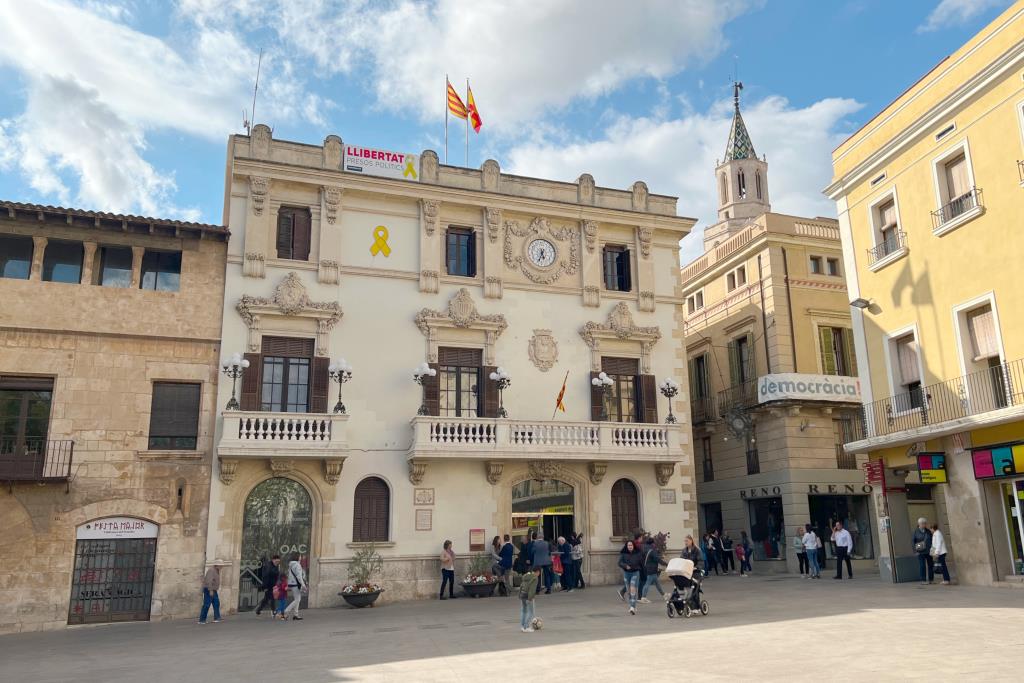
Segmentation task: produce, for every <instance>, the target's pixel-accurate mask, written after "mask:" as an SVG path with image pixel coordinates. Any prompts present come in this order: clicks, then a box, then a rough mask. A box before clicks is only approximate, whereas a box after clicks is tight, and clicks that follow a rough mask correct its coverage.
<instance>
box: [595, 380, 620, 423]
mask: <svg viewBox="0 0 1024 683" xmlns="http://www.w3.org/2000/svg"><path fill="white" fill-rule="evenodd" d="M590 383H591V384H593V385H594V386H595V387H597V388H598V389H600V390H601V420H602V421H604V422H607V421H608V401H607V400H606V399H607V398H608V387H610V386H611V385H613V384H615V380H613V379H612V378H611V377H609V376H608V375H607V374H605V373H604V372H602V373H601V374H600V375H598V376H597V377H595V378H594V379H592V380H590Z"/></svg>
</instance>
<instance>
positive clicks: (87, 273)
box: [82, 242, 96, 285]
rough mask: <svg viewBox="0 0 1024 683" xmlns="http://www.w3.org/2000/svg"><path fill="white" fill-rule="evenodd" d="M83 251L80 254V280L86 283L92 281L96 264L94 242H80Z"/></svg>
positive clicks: (88, 283)
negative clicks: (81, 254)
mask: <svg viewBox="0 0 1024 683" xmlns="http://www.w3.org/2000/svg"><path fill="white" fill-rule="evenodd" d="M82 247H83V248H84V249H85V253H84V254H83V256H82V282H83V283H84V284H87V285H91V284H92V283H93V279H92V277H93V275H92V274H93V271H94V270H95V266H96V243H95V242H82Z"/></svg>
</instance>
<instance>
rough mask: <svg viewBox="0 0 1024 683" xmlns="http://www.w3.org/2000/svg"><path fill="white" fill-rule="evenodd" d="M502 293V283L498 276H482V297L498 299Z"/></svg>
mask: <svg viewBox="0 0 1024 683" xmlns="http://www.w3.org/2000/svg"><path fill="white" fill-rule="evenodd" d="M503 293H504V284H503V283H502V281H501V278H500V277H495V276H494V275H488V276H487V277H485V278H484V298H485V299H500V298H501V297H502V295H503Z"/></svg>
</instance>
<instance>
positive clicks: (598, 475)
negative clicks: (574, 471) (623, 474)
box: [587, 462, 608, 486]
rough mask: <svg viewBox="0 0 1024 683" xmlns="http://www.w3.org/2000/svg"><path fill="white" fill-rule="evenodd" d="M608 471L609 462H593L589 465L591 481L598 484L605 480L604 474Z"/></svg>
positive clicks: (588, 470) (588, 472) (595, 484)
mask: <svg viewBox="0 0 1024 683" xmlns="http://www.w3.org/2000/svg"><path fill="white" fill-rule="evenodd" d="M607 471H608V463H606V462H592V463H589V464H588V465H587V474H588V475H589V476H590V483H591V484H593V485H594V486H597V485H598V484H600V483H601V482H602V481H604V475H605V473H606V472H607Z"/></svg>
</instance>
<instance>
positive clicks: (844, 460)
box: [836, 444, 857, 470]
mask: <svg viewBox="0 0 1024 683" xmlns="http://www.w3.org/2000/svg"><path fill="white" fill-rule="evenodd" d="M836 469H840V470H855V469H857V455H856V454H855V453H847V452H846V450H845V449H844V448H843V447H842V446H841V445H839V444H836Z"/></svg>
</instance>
